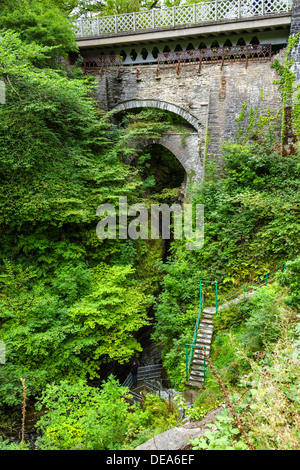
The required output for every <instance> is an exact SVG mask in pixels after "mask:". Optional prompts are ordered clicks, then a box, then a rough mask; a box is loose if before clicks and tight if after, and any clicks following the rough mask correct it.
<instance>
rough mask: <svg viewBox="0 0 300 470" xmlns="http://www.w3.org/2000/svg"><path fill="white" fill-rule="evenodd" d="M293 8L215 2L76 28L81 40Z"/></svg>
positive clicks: (267, 0)
mask: <svg viewBox="0 0 300 470" xmlns="http://www.w3.org/2000/svg"><path fill="white" fill-rule="evenodd" d="M292 4H293V0H213V1H211V2H204V3H195V4H193V5H185V6H181V7H172V8H163V9H152V10H149V11H139V12H135V13H126V14H123V15H113V16H102V17H94V18H84V19H79V20H77V21H76V22H75V25H74V26H75V34H76V36H77V37H78V38H80V37H90V36H101V35H104V34H111V33H122V32H135V31H142V30H155V29H158V28H162V27H170V28H172V27H174V26H179V25H193V24H198V23H203V22H207V21H218V20H224V19H230V20H231V19H235V18H247V17H252V16H263V15H267V14H270V13H282V12H289V11H291V10H292Z"/></svg>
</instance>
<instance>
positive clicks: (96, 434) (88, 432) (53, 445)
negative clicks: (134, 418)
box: [37, 376, 131, 450]
mask: <svg viewBox="0 0 300 470" xmlns="http://www.w3.org/2000/svg"><path fill="white" fill-rule="evenodd" d="M126 392H127V389H126V388H124V387H120V385H119V383H118V381H117V380H116V379H114V377H113V376H110V377H109V378H108V380H107V382H104V383H103V386H102V388H101V389H100V390H99V389H97V388H93V387H89V386H88V385H86V383H85V382H83V381H79V382H77V383H76V384H71V383H67V382H65V381H64V382H60V383H59V384H57V385H55V384H53V385H48V386H47V387H46V389H45V390H44V391H43V394H42V397H41V398H40V400H39V402H38V405H37V409H43V410H44V411H45V413H44V415H43V416H42V417H41V419H40V420H39V421H38V423H37V428H38V429H39V430H40V431H42V437H41V438H39V439H38V441H37V448H38V449H43V450H55V449H58V450H84V449H86V450H103V449H111V448H116V447H115V446H116V443H118V442H120V441H121V440H122V439H123V438H124V436H125V433H126V427H127V426H126V417H127V413H128V410H129V409H130V407H131V406H130V405H129V404H128V403H127V402H126V400H125V396H126Z"/></svg>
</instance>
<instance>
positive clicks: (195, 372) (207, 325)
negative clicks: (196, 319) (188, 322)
mask: <svg viewBox="0 0 300 470" xmlns="http://www.w3.org/2000/svg"><path fill="white" fill-rule="evenodd" d="M215 312H216V309H215V308H214V307H207V308H204V309H203V311H202V315H201V320H200V323H199V328H198V334H197V339H196V344H195V349H194V355H193V360H192V363H191V368H190V377H189V380H188V382H187V385H188V386H190V387H202V386H203V385H204V381H205V376H204V374H205V372H204V354H203V351H202V349H201V347H203V348H205V352H206V354H207V355H208V356H209V353H210V346H211V341H212V335H213V330H214V324H213V317H214V315H215Z"/></svg>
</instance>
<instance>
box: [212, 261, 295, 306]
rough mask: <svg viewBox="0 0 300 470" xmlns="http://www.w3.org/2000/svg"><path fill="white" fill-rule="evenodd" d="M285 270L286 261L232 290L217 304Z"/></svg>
mask: <svg viewBox="0 0 300 470" xmlns="http://www.w3.org/2000/svg"><path fill="white" fill-rule="evenodd" d="M294 259H296V258H293V259H292V260H291V261H293V260H294ZM282 269H283V271H285V269H286V262H284V263H283V264H281V265H279V266H277V267H276V268H274V269H272V270H271V271H269V272H267V273H265V274H262V275H261V276H258V277H257V278H255V279H254V280H253V281H252V282H249V283H247V284H244V285H243V287H242V288H240V289H237V290H235V291H232V292H231V293H230V294H229V295H228V296H226V297H224V296H223V297H221V298H220V299H218V306H220V305H224V304H225V303H227V302H229V301H230V299H232V298H236V297H238V296H239V294H245V293H246V292H247V291H248V290H249V289H252V288H253V287H261V286H263V285H266V284H268V283H269V282H270V281H273V280H274V279H275V275H276V274H277V273H278V271H280V270H282Z"/></svg>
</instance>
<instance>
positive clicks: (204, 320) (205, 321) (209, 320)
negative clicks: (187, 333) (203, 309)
mask: <svg viewBox="0 0 300 470" xmlns="http://www.w3.org/2000/svg"><path fill="white" fill-rule="evenodd" d="M201 323H205V324H207V325H212V326H213V324H214V322H213V321H212V320H211V319H210V318H202V317H201Z"/></svg>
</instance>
